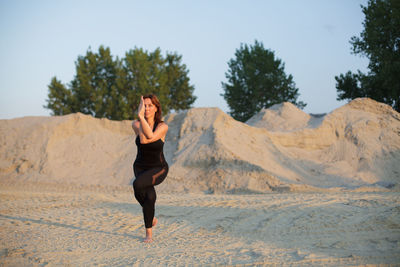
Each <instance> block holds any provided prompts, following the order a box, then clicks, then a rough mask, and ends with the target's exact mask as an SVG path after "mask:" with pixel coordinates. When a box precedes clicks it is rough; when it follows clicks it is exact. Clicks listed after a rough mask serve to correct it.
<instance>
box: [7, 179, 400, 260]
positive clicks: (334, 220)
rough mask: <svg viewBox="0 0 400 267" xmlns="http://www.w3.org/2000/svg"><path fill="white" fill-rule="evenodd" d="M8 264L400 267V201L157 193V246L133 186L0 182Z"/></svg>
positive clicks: (390, 196)
mask: <svg viewBox="0 0 400 267" xmlns="http://www.w3.org/2000/svg"><path fill="white" fill-rule="evenodd" d="M0 200H1V202H0V227H1V232H0V265H2V266H60V265H61V266H94V265H99V266H166V265H172V266H192V265H194V266H196V265H197V266H199V265H200V266H204V265H206V266H208V265H228V266H233V265H241V266H244V265H246V266H254V265H258V264H259V265H266V266H268V265H272V266H289V265H291V266H310V265H311V266H321V265H323V266H354V265H366V264H380V265H398V264H399V263H400V253H399V252H400V243H399V240H400V225H399V223H400V215H399V214H400V195H399V194H398V193H393V192H370V193H365V192H364V193H358V192H348V193H267V194H251V195H247V194H197V193H187V194H170V193H159V194H158V201H157V208H156V216H157V217H158V220H159V223H158V224H157V226H156V227H155V228H154V230H153V231H154V241H153V243H151V244H145V243H143V242H142V238H143V236H144V228H143V217H142V213H141V210H140V208H139V205H137V204H136V203H135V201H134V198H133V195H132V192H131V188H129V187H118V188H116V187H105V186H76V185H75V186H74V185H64V186H60V185H57V186H56V185H54V184H40V183H32V184H29V183H28V184H24V185H18V184H12V185H11V184H1V189H0Z"/></svg>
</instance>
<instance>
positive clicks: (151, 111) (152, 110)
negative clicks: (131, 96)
mask: <svg viewBox="0 0 400 267" xmlns="http://www.w3.org/2000/svg"><path fill="white" fill-rule="evenodd" d="M143 102H144V117H145V118H146V119H148V118H154V116H155V114H156V112H157V107H156V106H155V105H154V104H153V102H151V99H150V98H145V99H144V100H143Z"/></svg>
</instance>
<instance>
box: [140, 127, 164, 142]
mask: <svg viewBox="0 0 400 267" xmlns="http://www.w3.org/2000/svg"><path fill="white" fill-rule="evenodd" d="M146 123H147V122H146ZM141 125H142V124H141ZM147 126H148V124H147ZM149 128H150V127H149ZM167 131H168V125H167V124H166V123H164V122H160V123H159V124H158V125H157V128H156V129H155V131H154V132H153V131H151V132H152V135H151V137H150V138H148V137H147V136H146V135H145V134H144V133H143V128H142V127H140V129H139V138H140V143H142V144H147V143H152V142H154V141H157V140H158V139H161V140H163V141H164V140H165V136H166V135H167Z"/></svg>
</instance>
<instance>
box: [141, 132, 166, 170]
mask: <svg viewBox="0 0 400 267" xmlns="http://www.w3.org/2000/svg"><path fill="white" fill-rule="evenodd" d="M156 127H157V124H154V128H153V132H154V129H156ZM135 143H136V146H137V155H136V160H135V163H134V164H135V165H137V166H138V167H142V168H152V167H164V166H166V165H167V162H166V161H165V158H164V153H163V149H164V142H163V141H162V140H161V138H160V139H158V140H157V141H154V142H152V143H148V144H141V143H140V137H139V135H137V137H136V140H135Z"/></svg>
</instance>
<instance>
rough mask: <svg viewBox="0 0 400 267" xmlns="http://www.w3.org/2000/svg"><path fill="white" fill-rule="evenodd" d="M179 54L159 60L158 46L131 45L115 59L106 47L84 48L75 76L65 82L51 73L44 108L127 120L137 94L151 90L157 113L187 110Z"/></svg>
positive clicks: (189, 89)
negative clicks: (158, 107) (151, 48)
mask: <svg viewBox="0 0 400 267" xmlns="http://www.w3.org/2000/svg"><path fill="white" fill-rule="evenodd" d="M181 58H182V56H179V55H177V54H176V53H167V54H166V57H165V58H164V57H163V56H162V55H161V50H160V49H159V48H157V49H156V50H155V51H154V52H147V51H144V50H143V49H141V48H135V49H131V50H130V51H128V52H127V53H126V54H125V57H124V58H122V59H119V58H118V57H117V58H114V57H113V56H112V55H111V52H110V49H109V48H104V47H103V46H100V48H99V50H98V53H94V52H92V51H91V50H90V48H89V50H88V51H87V52H86V55H85V56H78V60H77V61H76V63H75V65H76V75H75V76H74V79H73V80H72V81H71V82H70V83H69V84H68V86H66V85H63V84H62V83H61V81H59V80H57V78H56V77H54V78H53V79H52V80H51V83H50V85H49V94H48V99H47V105H46V106H45V108H48V109H50V110H52V115H64V114H68V113H73V112H82V113H84V114H90V115H92V116H94V117H101V118H103V117H104V118H109V119H113V120H124V119H133V118H134V117H135V116H136V110H137V108H138V104H139V100H140V96H141V95H144V94H147V93H154V94H156V95H157V96H158V98H159V100H160V102H161V105H162V107H163V114H166V113H168V112H169V111H170V110H183V109H188V108H190V106H191V105H192V104H193V102H194V101H195V100H196V97H195V96H194V95H193V91H194V86H193V85H190V84H189V77H188V73H189V71H188V70H186V65H184V64H182V63H181Z"/></svg>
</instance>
